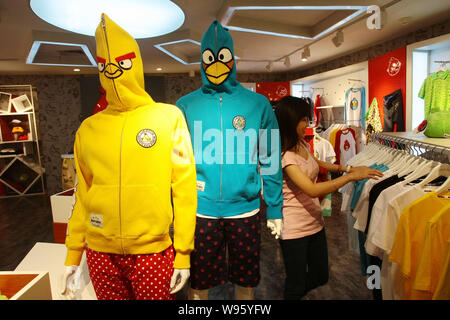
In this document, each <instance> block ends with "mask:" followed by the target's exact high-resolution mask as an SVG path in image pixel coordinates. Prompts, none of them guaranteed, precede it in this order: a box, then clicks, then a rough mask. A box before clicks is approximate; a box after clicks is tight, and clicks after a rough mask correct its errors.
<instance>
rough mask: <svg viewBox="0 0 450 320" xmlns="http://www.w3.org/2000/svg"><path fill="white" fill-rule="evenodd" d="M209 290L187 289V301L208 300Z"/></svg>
mask: <svg viewBox="0 0 450 320" xmlns="http://www.w3.org/2000/svg"><path fill="white" fill-rule="evenodd" d="M208 293H209V289H204V290H196V289H192V288H189V294H188V299H189V300H208Z"/></svg>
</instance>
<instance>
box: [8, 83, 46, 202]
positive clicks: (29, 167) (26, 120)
mask: <svg viewBox="0 0 450 320" xmlns="http://www.w3.org/2000/svg"><path fill="white" fill-rule="evenodd" d="M0 92H5V93H7V94H10V95H11V99H14V98H15V97H20V96H23V95H26V96H27V98H28V100H29V104H31V106H32V109H31V110H26V111H23V112H2V113H0V148H1V149H13V150H14V151H13V152H15V153H16V154H0V198H2V197H14V196H26V195H33V194H43V193H45V190H44V187H45V186H44V177H43V173H44V170H43V167H42V163H41V155H40V150H39V142H38V130H37V125H36V114H35V112H36V111H38V104H37V93H36V90H34V89H33V87H32V86H31V85H0ZM10 111H16V109H15V107H14V108H11V109H10ZM14 120H19V121H17V123H15V122H14ZM17 127H21V128H22V130H20V129H18V128H17ZM13 130H14V131H22V132H15V133H13ZM20 135H21V136H22V137H24V138H25V137H26V138H27V140H15V139H17V137H19V136H20ZM25 135H26V136H25Z"/></svg>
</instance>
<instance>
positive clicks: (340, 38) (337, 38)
mask: <svg viewBox="0 0 450 320" xmlns="http://www.w3.org/2000/svg"><path fill="white" fill-rule="evenodd" d="M331 40H332V41H333V43H334V45H335V46H336V47H339V46H340V45H341V44H342V43H343V42H344V32H342V30H339V31H338V32H336V36H334V37H333V38H332V39H331Z"/></svg>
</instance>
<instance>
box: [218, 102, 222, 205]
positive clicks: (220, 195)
mask: <svg viewBox="0 0 450 320" xmlns="http://www.w3.org/2000/svg"><path fill="white" fill-rule="evenodd" d="M219 101H220V193H219V200H222V174H223V118H222V95H220V96H219Z"/></svg>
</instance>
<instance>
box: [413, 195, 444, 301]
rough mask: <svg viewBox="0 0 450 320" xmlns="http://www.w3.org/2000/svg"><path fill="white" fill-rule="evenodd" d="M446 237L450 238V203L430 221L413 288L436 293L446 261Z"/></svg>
mask: <svg viewBox="0 0 450 320" xmlns="http://www.w3.org/2000/svg"><path fill="white" fill-rule="evenodd" d="M446 239H450V203H449V204H448V205H447V206H445V207H444V208H443V209H442V210H440V211H439V212H438V213H436V214H435V215H434V216H433V218H431V220H429V221H428V223H427V226H426V231H425V243H424V246H423V250H422V254H421V257H420V261H419V265H418V267H417V272H416V278H415V279H414V284H413V288H414V289H415V290H423V291H428V292H430V293H434V292H435V290H436V288H437V286H438V282H439V275H440V273H441V267H442V265H443V263H444V254H445V250H446V241H445V240H446Z"/></svg>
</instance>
